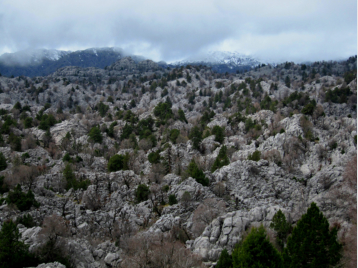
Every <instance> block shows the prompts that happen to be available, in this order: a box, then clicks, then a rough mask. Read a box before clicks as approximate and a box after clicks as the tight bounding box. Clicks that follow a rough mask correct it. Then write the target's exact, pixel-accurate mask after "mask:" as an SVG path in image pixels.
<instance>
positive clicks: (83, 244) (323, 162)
mask: <svg viewBox="0 0 358 268" xmlns="http://www.w3.org/2000/svg"><path fill="white" fill-rule="evenodd" d="M356 60H357V58H356V57H351V58H350V59H348V60H347V61H344V62H316V63H313V64H310V65H305V64H294V63H288V62H287V63H284V64H279V65H277V66H275V67H273V66H270V65H262V66H259V67H257V68H255V69H253V70H251V71H249V72H246V73H239V74H229V73H226V74H223V73H216V72H214V71H212V70H211V69H210V68H208V67H205V66H190V65H187V66H181V67H177V68H162V67H161V66H159V65H158V64H157V63H155V62H153V61H150V60H145V61H140V62H138V61H134V60H133V59H132V58H130V57H125V58H122V59H120V60H118V61H116V62H115V63H114V64H112V65H110V66H108V67H106V68H105V69H99V68H93V67H89V68H81V67H64V68H61V69H59V70H57V71H56V72H54V73H52V74H50V75H48V76H44V77H33V78H29V77H25V76H20V77H15V78H8V77H0V92H1V94H0V103H1V105H0V114H1V123H0V130H1V136H0V143H1V144H0V146H1V147H0V152H1V154H0V169H1V170H2V171H1V174H0V175H1V176H3V177H0V193H1V195H0V224H1V225H3V224H4V222H6V221H8V220H12V221H13V222H16V223H17V227H18V229H19V232H20V233H21V239H22V241H24V242H25V244H27V245H28V246H29V250H30V252H33V253H36V254H38V255H39V256H41V257H42V259H43V260H46V261H48V262H51V263H49V264H47V265H45V264H41V265H39V266H38V267H59V268H60V267H61V268H62V267H63V265H62V264H60V263H58V262H55V261H59V262H61V260H60V259H59V258H58V255H61V256H62V257H65V259H66V262H64V261H62V263H64V264H67V266H68V265H72V266H73V267H86V268H87V267H96V268H97V267H213V266H214V265H215V263H216V261H217V259H218V257H219V255H220V253H221V251H222V250H223V249H224V248H226V249H228V250H229V251H231V250H232V249H233V248H234V246H235V244H236V243H238V242H240V241H241V240H242V237H243V236H244V235H245V234H246V233H247V230H248V229H249V228H250V227H252V226H260V225H263V226H264V227H266V228H267V229H268V230H269V229H270V228H269V225H270V223H271V221H272V219H273V216H274V215H275V213H276V212H277V211H278V210H279V209H281V211H282V212H284V214H285V215H286V218H287V219H288V220H289V222H290V223H291V224H295V223H296V222H297V221H298V220H299V219H300V217H301V216H302V215H303V214H304V213H305V212H306V210H307V208H308V207H309V205H310V204H311V202H315V203H316V204H317V206H318V207H319V209H320V210H321V211H322V212H323V214H324V215H325V217H327V219H328V221H329V223H330V225H331V226H337V227H339V233H338V234H339V239H340V240H341V241H344V240H345V239H346V235H347V234H350V232H351V230H353V229H354V228H356V219H355V217H356V216H354V215H356V214H354V211H356V171H355V179H354V175H353V179H352V171H351V169H352V168H354V166H355V170H356V158H355V157H356V153H357V78H356V64H357V61H356ZM201 174H203V175H201ZM353 174H354V172H353ZM17 185H20V186H17ZM13 193H16V194H17V199H16V198H15V199H14V198H12V197H11V196H12V195H13ZM21 193H23V194H24V195H25V194H26V193H27V197H26V198H27V199H26V200H27V201H26V202H27V203H26V202H25V203H26V204H25V205H24V204H23V203H21V204H20V203H16V202H17V201H16V200H20V199H21V198H22V197H21V196H22V195H21ZM29 193H33V197H31V194H29ZM352 228H353V229H352ZM272 236H273V237H274V236H275V234H274V233H273V234H272ZM348 246H349V245H348ZM54 252H56V254H57V255H56V254H54ZM149 253H150V254H149ZM51 256H52V257H51ZM54 256H57V257H54ZM51 258H52V259H51ZM56 258H57V259H56ZM149 264H151V266H150V265H149ZM145 265H147V266H145Z"/></svg>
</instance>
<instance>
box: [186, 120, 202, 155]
mask: <svg viewBox="0 0 358 268" xmlns="http://www.w3.org/2000/svg"><path fill="white" fill-rule="evenodd" d="M202 135H203V133H202V132H201V130H200V128H199V127H198V126H195V127H193V128H192V129H191V131H190V134H189V138H190V139H191V140H192V142H193V148H194V149H196V150H199V149H200V143H201V141H202V139H203V138H202Z"/></svg>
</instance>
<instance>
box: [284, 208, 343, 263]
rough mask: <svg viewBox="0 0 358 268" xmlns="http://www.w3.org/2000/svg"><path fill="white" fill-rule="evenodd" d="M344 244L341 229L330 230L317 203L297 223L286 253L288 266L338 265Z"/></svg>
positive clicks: (285, 260)
mask: <svg viewBox="0 0 358 268" xmlns="http://www.w3.org/2000/svg"><path fill="white" fill-rule="evenodd" d="M341 248H342V245H341V244H340V243H339V242H338V241H337V229H336V228H333V229H332V230H331V231H330V230H329V224H328V221H327V219H326V218H325V217H324V216H323V214H322V212H320V211H319V208H318V207H317V205H316V204H315V203H312V204H311V206H310V208H309V209H308V210H307V213H306V214H304V215H303V216H302V218H301V219H300V220H299V221H298V222H297V225H296V227H295V228H294V229H293V231H292V235H291V236H289V237H288V241H287V246H286V248H285V249H284V252H283V259H284V264H285V267H290V268H296V267H308V268H316V267H317V268H318V267H319V268H325V267H327V268H328V267H332V266H335V265H336V264H338V262H339V261H340V258H341V253H340V250H341Z"/></svg>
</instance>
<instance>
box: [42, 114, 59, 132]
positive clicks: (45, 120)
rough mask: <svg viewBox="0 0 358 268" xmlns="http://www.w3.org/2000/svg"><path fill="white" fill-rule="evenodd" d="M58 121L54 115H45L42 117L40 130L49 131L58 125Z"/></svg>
mask: <svg viewBox="0 0 358 268" xmlns="http://www.w3.org/2000/svg"><path fill="white" fill-rule="evenodd" d="M56 122H57V121H56V119H55V117H54V116H53V115H52V114H48V115H47V114H44V115H42V116H41V120H40V124H39V129H42V130H49V129H50V128H51V127H52V126H54V125H55V124H56Z"/></svg>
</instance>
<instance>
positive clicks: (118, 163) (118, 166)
mask: <svg viewBox="0 0 358 268" xmlns="http://www.w3.org/2000/svg"><path fill="white" fill-rule="evenodd" d="M128 160H129V154H128V153H127V154H126V155H121V154H120V155H118V154H116V155H114V156H112V157H111V158H110V159H109V161H108V165H107V167H108V171H109V172H115V171H118V170H122V169H123V170H127V169H128Z"/></svg>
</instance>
